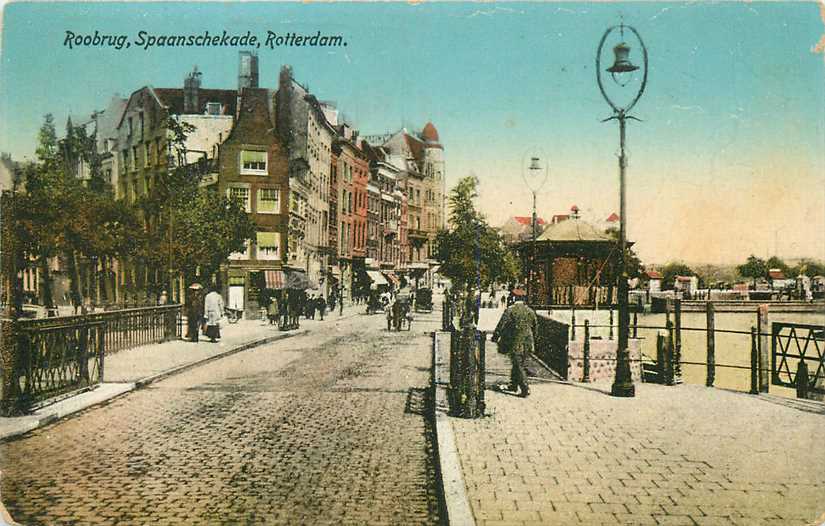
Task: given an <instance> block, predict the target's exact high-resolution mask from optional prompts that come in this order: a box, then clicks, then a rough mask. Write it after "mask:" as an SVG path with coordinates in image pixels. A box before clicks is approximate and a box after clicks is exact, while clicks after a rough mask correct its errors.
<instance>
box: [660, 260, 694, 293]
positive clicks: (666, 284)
mask: <svg viewBox="0 0 825 526" xmlns="http://www.w3.org/2000/svg"><path fill="white" fill-rule="evenodd" d="M695 275H696V273H695V272H693V269H691V268H690V267H689V266H687V265H685V264H684V263H682V262H680V261H672V262H670V263H668V264H667V265H665V266H664V267H663V268H662V288H664V289H672V288H673V282H674V281H675V280H676V276H695Z"/></svg>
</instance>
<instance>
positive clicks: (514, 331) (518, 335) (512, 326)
mask: <svg viewBox="0 0 825 526" xmlns="http://www.w3.org/2000/svg"><path fill="white" fill-rule="evenodd" d="M524 298H525V297H524V296H516V297H515V298H514V299H515V302H514V303H513V305H512V306H510V307H509V308H508V309H507V310H506V311H504V314H502V315H501V319H500V320H499V322H498V325H497V326H496V330H495V331H494V332H493V338H492V339H493V341H494V342H499V343H498V346H499V352H501V353H503V354H509V355H510V362H511V363H512V368H511V370H510V385H509V386H508V387H507V390H508V391H510V392H513V393H515V392H516V389H519V390H520V391H521V392H520V393H519V396H521V397H523V398H526V397H527V396H528V395H529V394H530V388H529V386H528V385H527V373H526V372H525V370H524V359H525V357H526V356H527V353H530V352H533V345H534V343H533V342H534V334H535V332H536V326H537V324H538V317H537V316H536V313H535V312H534V311H533V309H531V308H530V307H528V306H527V305H525V304H524Z"/></svg>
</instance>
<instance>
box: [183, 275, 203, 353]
mask: <svg viewBox="0 0 825 526" xmlns="http://www.w3.org/2000/svg"><path fill="white" fill-rule="evenodd" d="M202 323H203V287H202V286H201V285H200V284H199V283H193V284H192V285H190V286H189V289H188V290H187V291H186V335H187V337H188V338H189V341H190V342H196V343H197V341H198V335H199V333H200V330H201V324H202Z"/></svg>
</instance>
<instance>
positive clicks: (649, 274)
mask: <svg viewBox="0 0 825 526" xmlns="http://www.w3.org/2000/svg"><path fill="white" fill-rule="evenodd" d="M645 275H646V276H647V277H648V278H649V279H662V274H660V273H659V271H658V270H647V271H645Z"/></svg>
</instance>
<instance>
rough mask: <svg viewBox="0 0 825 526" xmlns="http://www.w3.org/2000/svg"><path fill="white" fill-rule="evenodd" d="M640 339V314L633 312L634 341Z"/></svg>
mask: <svg viewBox="0 0 825 526" xmlns="http://www.w3.org/2000/svg"><path fill="white" fill-rule="evenodd" d="M638 337H639V313H638V312H637V311H633V339H634V340H635V339H636V338H638Z"/></svg>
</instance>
